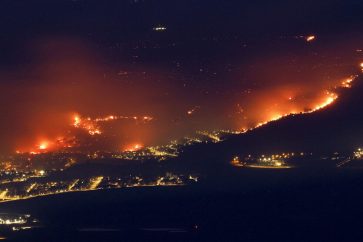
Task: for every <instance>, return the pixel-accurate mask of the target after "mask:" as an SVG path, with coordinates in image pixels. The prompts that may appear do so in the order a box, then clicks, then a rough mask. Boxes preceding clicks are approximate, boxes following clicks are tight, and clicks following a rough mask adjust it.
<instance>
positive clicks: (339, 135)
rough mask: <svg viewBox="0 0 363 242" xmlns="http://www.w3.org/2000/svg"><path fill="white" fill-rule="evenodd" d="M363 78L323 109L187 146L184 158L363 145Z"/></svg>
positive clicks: (345, 149) (344, 148) (210, 159)
mask: <svg viewBox="0 0 363 242" xmlns="http://www.w3.org/2000/svg"><path fill="white" fill-rule="evenodd" d="M362 93H363V79H362V77H361V76H360V77H359V78H357V79H356V80H355V83H354V85H353V87H352V88H351V89H342V90H339V98H338V99H337V100H336V102H335V103H334V104H332V105H330V106H328V107H326V108H324V109H322V110H319V111H316V112H313V113H308V114H298V115H290V116H288V117H285V118H283V119H280V120H277V121H274V122H271V123H268V124H267V125H265V126H262V127H260V128H257V129H254V130H252V131H250V132H248V133H245V134H240V135H232V136H230V137H227V138H226V140H225V141H223V142H221V143H218V144H198V145H194V146H191V147H187V148H186V149H185V150H184V151H183V153H182V156H181V158H180V159H182V160H185V161H188V160H193V161H196V160H198V161H202V160H203V161H205V162H206V161H208V162H209V163H210V162H220V161H222V160H223V161H224V162H226V161H227V160H228V159H230V158H231V157H232V156H233V155H236V154H263V153H277V152H313V153H315V154H324V153H331V152H335V151H339V152H352V151H353V150H354V149H356V148H357V147H359V146H361V145H362V144H363V106H362V104H363V96H362Z"/></svg>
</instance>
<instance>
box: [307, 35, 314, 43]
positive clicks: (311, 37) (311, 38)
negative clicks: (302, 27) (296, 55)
mask: <svg viewBox="0 0 363 242" xmlns="http://www.w3.org/2000/svg"><path fill="white" fill-rule="evenodd" d="M315 38H316V37H315V36H314V35H309V36H306V41H307V42H311V41H314V40H315Z"/></svg>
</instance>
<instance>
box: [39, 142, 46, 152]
mask: <svg viewBox="0 0 363 242" xmlns="http://www.w3.org/2000/svg"><path fill="white" fill-rule="evenodd" d="M47 148H48V143H47V142H42V143H41V144H40V145H39V149H40V150H46V149H47Z"/></svg>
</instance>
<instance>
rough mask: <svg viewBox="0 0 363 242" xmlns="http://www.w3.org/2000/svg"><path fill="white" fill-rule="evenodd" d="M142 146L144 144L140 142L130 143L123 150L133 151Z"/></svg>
mask: <svg viewBox="0 0 363 242" xmlns="http://www.w3.org/2000/svg"><path fill="white" fill-rule="evenodd" d="M143 147H144V146H143V145H142V144H132V145H130V146H128V147H126V149H124V151H128V152H134V151H138V150H141V149H142V148H143Z"/></svg>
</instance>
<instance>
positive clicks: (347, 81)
mask: <svg viewBox="0 0 363 242" xmlns="http://www.w3.org/2000/svg"><path fill="white" fill-rule="evenodd" d="M356 77H357V76H351V77H349V78H347V79H345V80H343V81H342V84H341V87H344V88H351V87H352V82H353V81H354V79H355V78H356Z"/></svg>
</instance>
